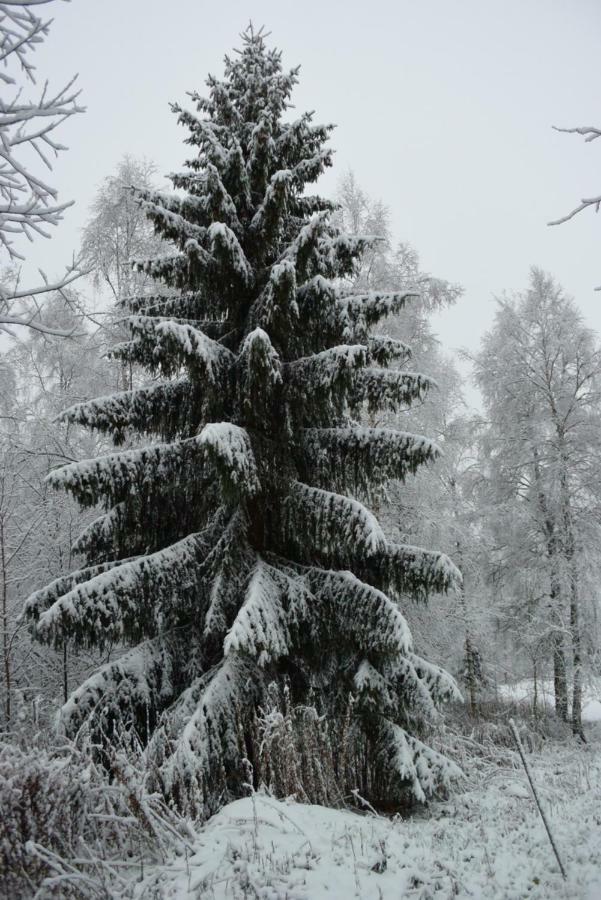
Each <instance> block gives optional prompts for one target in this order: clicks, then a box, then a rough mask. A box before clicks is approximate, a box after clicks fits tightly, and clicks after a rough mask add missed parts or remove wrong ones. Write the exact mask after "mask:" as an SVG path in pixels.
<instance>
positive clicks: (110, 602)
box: [35, 534, 207, 646]
mask: <svg viewBox="0 0 601 900" xmlns="http://www.w3.org/2000/svg"><path fill="white" fill-rule="evenodd" d="M206 549H207V546H206V540H205V539H204V538H203V537H202V535H200V534H191V535H188V536H187V537H185V538H183V539H182V540H181V541H177V543H175V544H172V545H171V546H169V547H165V548H164V549H163V550H159V551H157V552H156V553H152V554H150V555H148V556H145V557H139V558H137V559H135V560H129V561H124V562H119V564H117V565H115V566H113V567H111V568H108V567H107V569H106V571H103V572H101V573H100V574H98V575H95V576H94V577H92V578H90V579H89V580H86V581H83V582H81V583H79V584H76V585H75V586H73V587H72V588H71V589H70V590H68V591H67V593H65V594H63V595H62V596H60V597H59V598H58V599H57V600H56V601H55V602H54V603H53V604H52V606H50V607H49V608H48V609H47V610H46V611H45V612H43V613H42V614H41V615H40V617H39V619H38V620H37V622H36V625H35V631H36V636H37V637H38V638H39V639H40V640H42V641H44V642H45V643H55V644H61V643H62V641H63V639H64V638H65V637H68V638H69V640H70V641H71V642H72V643H73V644H74V645H75V646H87V645H88V644H93V645H95V646H105V645H106V644H108V643H110V642H112V641H121V640H124V639H125V638H126V637H127V638H129V640H135V639H140V638H142V637H147V636H153V635H154V634H156V633H157V631H159V630H163V629H164V628H165V627H166V626H167V627H168V626H169V624H170V619H171V618H173V619H174V620H177V618H178V612H181V610H182V609H189V607H190V604H191V603H193V602H194V600H195V599H197V593H198V585H197V580H198V564H199V559H200V558H202V554H203V551H204V552H206ZM141 597H143V598H144V602H143V605H142V607H141V606H140V598H141ZM142 610H143V612H142ZM173 624H175V623H173Z"/></svg>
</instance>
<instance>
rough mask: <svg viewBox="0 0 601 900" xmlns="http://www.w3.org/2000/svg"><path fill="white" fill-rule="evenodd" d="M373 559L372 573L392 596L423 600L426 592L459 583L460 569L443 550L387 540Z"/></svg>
mask: <svg viewBox="0 0 601 900" xmlns="http://www.w3.org/2000/svg"><path fill="white" fill-rule="evenodd" d="M376 562H377V565H376V566H375V572H374V574H376V573H378V574H379V576H380V578H381V579H382V583H383V584H384V585H385V588H386V590H388V591H390V592H392V593H394V594H395V595H396V596H401V595H403V594H405V595H406V594H410V595H412V596H413V597H414V598H415V599H417V600H425V599H427V597H428V594H429V593H430V592H435V593H439V592H442V591H448V590H451V589H453V588H456V587H458V586H460V585H461V583H462V577H461V572H460V571H459V569H458V568H457V566H456V565H455V564H454V563H453V562H452V561H451V560H450V559H449V557H448V556H447V555H446V554H445V553H438V552H436V551H434V550H424V549H423V548H422V547H414V546H412V545H410V544H393V543H390V542H387V543H386V547H385V548H384V550H383V551H382V552H381V554H380V556H379V557H378V559H377V561H376Z"/></svg>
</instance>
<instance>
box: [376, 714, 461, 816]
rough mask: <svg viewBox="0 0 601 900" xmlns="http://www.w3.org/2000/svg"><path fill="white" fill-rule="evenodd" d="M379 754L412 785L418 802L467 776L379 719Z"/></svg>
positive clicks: (402, 731) (398, 774)
mask: <svg viewBox="0 0 601 900" xmlns="http://www.w3.org/2000/svg"><path fill="white" fill-rule="evenodd" d="M376 721H377V722H378V726H379V728H378V730H379V732H380V734H379V738H380V740H379V748H378V752H379V754H380V755H381V756H382V757H383V758H384V761H385V763H386V764H387V767H388V766H391V767H392V768H393V769H394V771H395V773H396V775H397V777H399V778H400V779H402V780H403V781H405V780H407V781H409V782H410V784H411V789H412V792H413V795H414V797H415V799H416V800H417V801H418V802H419V803H423V802H424V801H425V800H426V798H427V797H428V796H431V795H432V794H433V793H434V792H435V791H436V790H437V789H438V788H440V786H441V785H445V786H447V787H448V786H449V785H450V782H451V781H452V780H453V779H456V778H461V777H462V775H463V773H462V771H461V769H459V767H458V766H456V765H455V764H454V763H452V762H451V761H450V760H448V759H447V758H446V757H445V756H442V755H441V754H440V753H437V752H436V750H432V748H431V747H427V746H426V744H423V743H422V742H421V741H420V740H418V739H417V738H414V737H412V736H411V735H410V734H408V733H407V732H406V731H405V730H404V728H401V727H400V726H399V725H396V724H395V723H394V722H391V721H389V720H388V719H385V718H384V717H378V719H377V720H376Z"/></svg>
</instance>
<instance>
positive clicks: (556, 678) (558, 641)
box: [553, 632, 568, 722]
mask: <svg viewBox="0 0 601 900" xmlns="http://www.w3.org/2000/svg"><path fill="white" fill-rule="evenodd" d="M553 684H554V688H555V712H556V713H557V715H558V716H559V718H560V719H561V720H562V721H563V722H567V721H568V680H567V676H566V653H565V648H564V645H563V634H561V632H556V633H555V634H554V636H553Z"/></svg>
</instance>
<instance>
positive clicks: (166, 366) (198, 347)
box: [112, 316, 235, 385]
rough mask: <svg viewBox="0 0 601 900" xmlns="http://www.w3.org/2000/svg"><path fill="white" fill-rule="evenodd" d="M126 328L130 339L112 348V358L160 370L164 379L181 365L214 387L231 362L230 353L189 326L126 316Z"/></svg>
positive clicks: (233, 357)
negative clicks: (129, 333) (129, 332)
mask: <svg viewBox="0 0 601 900" xmlns="http://www.w3.org/2000/svg"><path fill="white" fill-rule="evenodd" d="M127 324H128V325H129V327H130V328H131V331H132V333H133V335H134V339H133V340H132V341H130V342H129V343H127V344H122V345H119V346H118V347H116V348H114V349H113V351H112V355H114V356H118V357H122V358H126V359H132V360H133V361H135V362H140V363H142V364H143V365H146V366H148V367H150V368H153V369H155V370H156V369H160V370H161V371H162V372H163V374H165V375H166V376H169V375H176V374H178V373H179V369H180V366H181V364H182V363H185V364H187V365H188V366H189V367H190V369H191V370H193V371H194V372H196V373H197V374H198V375H200V376H202V377H203V378H204V379H205V383H208V384H209V385H217V384H219V383H220V382H222V381H223V378H224V376H225V373H226V371H227V369H228V368H229V367H230V366H231V365H232V364H233V362H234V361H235V356H234V355H233V354H232V353H231V351H230V350H228V349H227V348H226V347H224V346H223V345H222V344H219V343H217V341H214V340H212V339H211V338H209V337H207V335H206V334H204V333H203V332H202V331H200V330H199V329H198V328H194V327H193V326H192V325H187V324H185V325H183V324H179V323H178V322H173V321H172V320H170V319H160V320H157V319H154V318H152V317H150V316H130V317H129V318H128V319H127Z"/></svg>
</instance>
